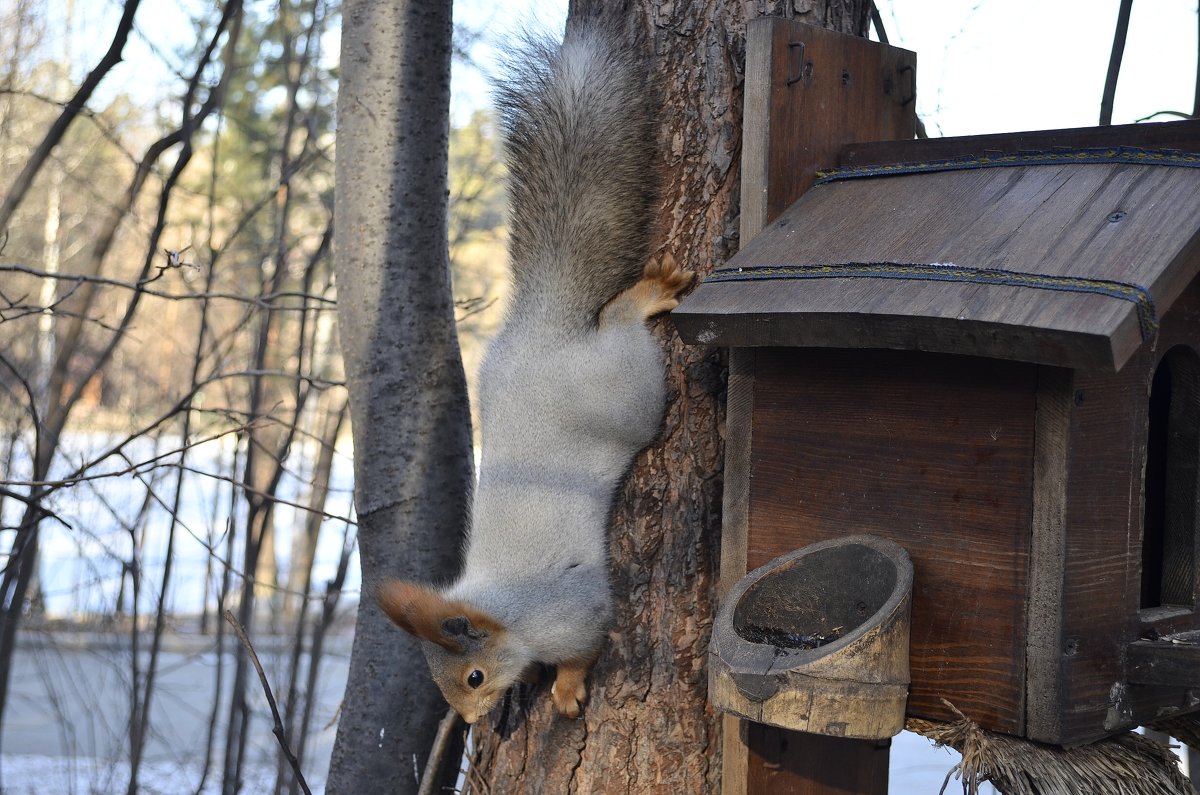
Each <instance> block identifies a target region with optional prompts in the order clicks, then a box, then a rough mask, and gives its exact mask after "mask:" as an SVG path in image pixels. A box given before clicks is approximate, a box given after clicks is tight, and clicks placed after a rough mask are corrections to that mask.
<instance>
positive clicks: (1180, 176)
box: [673, 164, 1200, 370]
mask: <svg viewBox="0 0 1200 795" xmlns="http://www.w3.org/2000/svg"><path fill="white" fill-rule="evenodd" d="M1198 248H1200V169H1197V168H1183V167H1167V166H1149V165H1127V164H1091V165H1029V166H1013V167H1004V168H985V169H974V170H966V171H949V172H939V173H922V174H913V175H906V176H889V177H879V178H870V179H852V180H846V181H838V182H832V183H828V184H824V185H820V186H817V187H816V188H814V189H813V190H811V191H809V192H808V193H807V194H805V195H804V196H803V197H802V198H801V199H800V200H799V201H797V202H796V203H795V204H793V205H792V206H791V207H789V208H788V209H787V210H786V211H785V212H784V213H783V214H782V215H781V216H780V217H779V218H778V219H777V220H776V221H774V222H773V223H772V224H771V225H770V227H769V228H768V229H766V230H764V231H763V232H762V233H761V234H759V235H758V236H757V237H756V238H754V240H753V241H751V242H750V243H749V244H748V245H746V246H745V247H744V248H743V249H742V251H741V252H739V254H738V255H737V256H736V257H734V258H733V259H732V260H731V261H730V262H729V263H728V264H727V265H726V269H735V268H739V267H743V268H756V267H764V266H767V267H771V266H792V265H801V266H803V265H816V264H837V263H894V264H898V265H907V264H923V265H924V264H933V263H939V264H954V265H958V266H962V267H966V268H979V269H998V270H1007V271H1016V272H1019V273H1025V274H1034V275H1036V276H1047V277H1074V278H1081V279H1092V280H1106V281H1115V282H1119V283H1123V284H1130V285H1137V286H1141V287H1144V288H1146V289H1147V290H1149V293H1150V295H1151V297H1152V299H1153V301H1154V303H1155V304H1156V305H1157V308H1158V312H1159V314H1162V313H1165V312H1166V311H1167V309H1168V308H1169V307H1170V305H1171V303H1172V302H1173V301H1174V300H1175V298H1176V297H1177V296H1178V294H1179V292H1180V291H1181V290H1182V289H1183V287H1184V286H1185V285H1186V284H1187V283H1188V282H1189V281H1190V280H1191V279H1192V278H1193V277H1194V276H1195V275H1196V269H1197V267H1200V258H1198V257H1197V256H1195V254H1196V251H1197V249H1198ZM717 275H718V276H719V274H717ZM673 316H674V318H675V322H676V325H677V326H678V327H679V329H680V332H681V334H683V335H684V337H685V339H693V340H697V341H700V342H705V343H708V344H716V345H729V346H742V345H789V346H810V347H874V348H895V349H916V350H926V351H936V352H946V353H960V354H968V355H981V356H989V357H994V358H1005V359H1017V360H1021V361H1030V362H1038V363H1043V364H1049V365H1055V366H1061V367H1079V368H1089V369H1090V368H1097V367H1103V368H1106V369H1109V370H1115V369H1119V368H1120V367H1121V366H1122V365H1123V364H1124V363H1125V362H1126V361H1127V360H1128V358H1129V357H1130V356H1131V355H1132V354H1133V352H1134V351H1135V350H1137V348H1138V347H1139V346H1140V345H1141V344H1142V334H1141V331H1140V329H1139V325H1138V315H1137V306H1136V304H1135V303H1133V302H1130V301H1127V300H1122V299H1120V298H1115V297H1111V296H1105V295H1096V294H1089V293H1078V292H1060V291H1052V290H1046V289H1034V288H1032V287H1017V286H1007V285H985V284H973V283H963V282H953V281H928V280H918V279H908V280H902V279H888V278H862V277H858V278H821V279H789V278H786V277H772V278H769V279H766V280H762V281H715V280H712V279H710V280H709V281H707V282H705V283H704V284H702V285H700V287H699V288H698V289H697V290H696V291H695V292H693V293H692V294H691V295H690V296H689V297H688V298H687V300H686V301H684V303H683V305H681V306H680V307H679V308H678V309H676V310H675V312H674V313H673Z"/></svg>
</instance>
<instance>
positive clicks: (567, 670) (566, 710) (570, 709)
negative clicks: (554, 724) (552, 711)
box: [550, 663, 591, 718]
mask: <svg viewBox="0 0 1200 795" xmlns="http://www.w3.org/2000/svg"><path fill="white" fill-rule="evenodd" d="M590 668H591V664H590V663H586V664H579V663H562V664H560V665H559V666H558V674H557V676H556V677H555V679H554V684H553V685H552V686H551V687H550V696H551V698H553V699H554V706H555V707H556V708H557V709H558V711H559V712H560V713H562V714H563V715H566V716H567V717H568V718H578V717H579V716H580V714H582V712H583V704H584V702H585V701H587V675H588V670H589V669H590Z"/></svg>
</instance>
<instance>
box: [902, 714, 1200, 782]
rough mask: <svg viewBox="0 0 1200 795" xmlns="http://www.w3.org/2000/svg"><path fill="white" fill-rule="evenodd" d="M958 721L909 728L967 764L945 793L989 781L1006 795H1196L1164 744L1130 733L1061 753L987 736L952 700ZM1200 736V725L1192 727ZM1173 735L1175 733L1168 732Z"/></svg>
mask: <svg viewBox="0 0 1200 795" xmlns="http://www.w3.org/2000/svg"><path fill="white" fill-rule="evenodd" d="M944 703H945V704H946V706H948V707H949V708H950V709H951V710H953V712H954V714H955V715H957V716H958V720H956V721H954V722H953V723H934V722H932V721H926V720H920V719H916V718H911V719H909V721H908V722H907V724H906V728H907V729H908V730H909V731H914V732H916V733H917V734H921V735H923V736H925V737H928V738H929V739H931V740H933V741H934V742H935V743H936V744H937V745H939V746H942V745H948V746H950V747H951V748H953V749H954V750H956V751H958V752H959V753H960V754H962V761H961V762H959V763H958V764H957V765H955V766H954V767H953V768H951V769H950V772H949V773H947V774H946V781H945V783H943V784H942V789H941V792H943V793H945V792H946V788H947V787H948V786H949V784H950V780H951V778H952V777H953V778H954V779H956V780H958V781H960V782H961V783H962V790H963V792H964V793H965V795H978V793H979V786H980V785H981V784H982V783H984V782H988V781H990V782H991V783H992V784H993V785H994V786H995V787H996V788H997V789H998V790H1000V791H1001V792H1002V793H1004V795H1096V793H1105V794H1106V795H1192V786H1191V784H1190V783H1189V782H1188V780H1187V778H1186V777H1185V776H1184V775H1183V773H1182V772H1181V771H1180V769H1179V764H1178V760H1177V759H1176V757H1175V755H1174V754H1173V753H1172V752H1171V750H1170V749H1169V748H1168V747H1167V746H1165V745H1162V744H1161V743H1157V742H1154V741H1153V740H1148V739H1146V738H1145V737H1143V736H1141V735H1140V734H1134V733H1133V732H1126V733H1125V734H1121V735H1118V736H1116V737H1110V738H1108V739H1105V740H1100V741H1099V742H1095V743H1092V744H1090V745H1083V746H1079V747H1077V748H1058V747H1057V746H1051V745H1043V744H1041V743H1035V742H1032V741H1030V740H1023V739H1020V738H1018V737H1010V736H1007V735H1004V734H997V733H995V732H990V731H985V730H984V729H981V728H979V725H978V724H976V723H975V722H974V721H972V720H970V719H969V718H967V717H966V716H965V715H963V714H962V713H961V712H959V711H958V710H957V709H955V708H954V706H953V705H952V704H950V703H949V702H944ZM1193 728H1194V729H1195V730H1198V731H1197V733H1198V734H1200V724H1197V723H1195V722H1193ZM1163 731H1170V732H1171V733H1172V734H1174V730H1171V729H1163Z"/></svg>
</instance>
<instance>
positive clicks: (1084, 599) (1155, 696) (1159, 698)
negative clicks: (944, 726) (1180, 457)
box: [1035, 281, 1200, 744]
mask: <svg viewBox="0 0 1200 795" xmlns="http://www.w3.org/2000/svg"><path fill="white" fill-rule="evenodd" d="M1179 344H1187V345H1190V346H1192V347H1193V348H1196V347H1197V346H1198V344H1200V281H1197V282H1194V283H1193V284H1192V285H1191V287H1189V288H1188V290H1186V291H1185V292H1184V293H1183V294H1182V295H1181V296H1180V297H1179V299H1178V300H1177V301H1176V303H1175V306H1174V308H1173V309H1172V311H1171V312H1170V313H1168V314H1167V315H1166V316H1165V317H1164V318H1163V324H1162V328H1161V329H1160V331H1159V336H1158V339H1157V341H1156V345H1154V346H1150V345H1146V346H1143V347H1142V348H1141V349H1140V350H1139V351H1138V352H1137V354H1135V355H1134V357H1133V358H1132V359H1131V360H1130V361H1129V363H1128V364H1127V365H1126V366H1125V368H1124V369H1123V370H1122V371H1121V372H1120V373H1117V374H1104V373H1096V372H1092V373H1076V376H1075V381H1074V384H1073V396H1072V402H1071V418H1070V425H1071V427H1070V438H1071V447H1070V454H1069V461H1068V469H1069V472H1070V483H1069V486H1068V491H1067V507H1066V526H1067V528H1068V534H1067V544H1066V549H1065V566H1064V572H1063V617H1062V622H1063V654H1062V656H1061V658H1060V660H1061V668H1060V671H1061V673H1060V675H1061V677H1062V681H1063V686H1062V688H1061V690H1060V694H1059V695H1060V698H1061V701H1060V703H1059V707H1058V709H1059V713H1060V726H1059V733H1058V734H1057V735H1045V736H1043V735H1039V736H1036V737H1035V739H1040V740H1044V741H1046V742H1054V743H1060V744H1078V743H1083V742H1090V741H1092V740H1096V739H1098V738H1100V737H1103V736H1105V735H1108V734H1111V733H1113V732H1115V731H1119V730H1121V729H1124V728H1129V727H1132V726H1136V725H1138V724H1139V723H1145V722H1149V721H1152V720H1154V719H1155V717H1157V716H1160V715H1163V714H1170V713H1173V712H1180V711H1184V712H1186V711H1194V710H1195V709H1196V705H1195V704H1194V703H1192V700H1191V699H1189V697H1188V692H1187V690H1186V689H1185V688H1181V687H1176V688H1170V687H1162V686H1148V685H1133V684H1131V682H1130V681H1129V678H1128V677H1127V672H1126V662H1125V652H1126V648H1127V647H1128V645H1129V644H1130V643H1133V642H1135V641H1137V640H1138V639H1139V638H1141V637H1143V636H1146V635H1150V634H1157V635H1167V634H1170V633H1174V632H1182V631H1187V630H1194V629H1200V613H1198V611H1196V610H1195V609H1193V610H1191V611H1179V610H1173V611H1163V610H1161V609H1158V610H1145V611H1142V610H1140V609H1139V608H1140V603H1141V560H1140V558H1141V549H1142V544H1141V541H1142V538H1141V536H1142V513H1143V504H1142V501H1143V489H1144V484H1143V471H1144V467H1145V461H1146V438H1147V424H1148V419H1147V416H1148V407H1149V399H1148V398H1149V387H1150V381H1151V379H1152V377H1153V374H1154V369H1155V367H1156V365H1157V363H1158V360H1159V358H1160V357H1161V356H1162V355H1163V354H1165V353H1166V352H1167V351H1169V350H1170V349H1171V348H1172V347H1174V346H1175V345H1179Z"/></svg>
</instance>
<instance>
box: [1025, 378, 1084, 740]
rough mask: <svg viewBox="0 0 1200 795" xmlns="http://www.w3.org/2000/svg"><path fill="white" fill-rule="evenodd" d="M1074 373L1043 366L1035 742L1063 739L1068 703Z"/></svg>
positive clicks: (1033, 595) (1034, 553)
mask: <svg viewBox="0 0 1200 795" xmlns="http://www.w3.org/2000/svg"><path fill="white" fill-rule="evenodd" d="M1072 394H1073V390H1072V373H1071V371H1070V370H1063V369H1059V368H1055V367H1039V368H1038V382H1037V415H1036V419H1035V428H1034V449H1033V526H1032V529H1033V534H1032V535H1033V538H1032V542H1031V545H1030V550H1029V603H1028V607H1027V610H1026V630H1025V631H1026V636H1025V644H1026V645H1025V726H1026V732H1027V733H1028V735H1029V736H1031V737H1057V736H1058V735H1059V717H1060V716H1059V707H1060V705H1061V704H1062V695H1061V689H1062V678H1061V672H1060V669H1061V666H1060V660H1061V659H1062V654H1063V616H1062V591H1063V563H1064V559H1065V557H1066V546H1067V525H1066V504H1067V483H1068V479H1069V473H1068V471H1067V452H1068V450H1069V449H1070V439H1071V432H1070V431H1071V399H1072Z"/></svg>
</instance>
